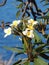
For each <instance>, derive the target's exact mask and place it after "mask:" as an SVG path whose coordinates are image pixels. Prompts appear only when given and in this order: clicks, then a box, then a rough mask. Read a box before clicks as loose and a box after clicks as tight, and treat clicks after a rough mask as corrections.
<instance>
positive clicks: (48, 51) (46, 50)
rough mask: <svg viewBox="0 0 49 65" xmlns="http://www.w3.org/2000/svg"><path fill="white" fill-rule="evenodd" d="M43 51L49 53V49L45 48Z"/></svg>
mask: <svg viewBox="0 0 49 65" xmlns="http://www.w3.org/2000/svg"><path fill="white" fill-rule="evenodd" d="M41 53H49V49H46V48H45V49H44V50H43V51H42V52H41Z"/></svg>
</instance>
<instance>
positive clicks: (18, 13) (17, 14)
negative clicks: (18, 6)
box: [16, 10, 21, 18]
mask: <svg viewBox="0 0 49 65" xmlns="http://www.w3.org/2000/svg"><path fill="white" fill-rule="evenodd" d="M20 13H21V12H20V10H19V11H17V13H16V18H18V17H19V16H20Z"/></svg>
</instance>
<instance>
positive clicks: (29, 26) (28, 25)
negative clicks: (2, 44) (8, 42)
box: [4, 19, 38, 38]
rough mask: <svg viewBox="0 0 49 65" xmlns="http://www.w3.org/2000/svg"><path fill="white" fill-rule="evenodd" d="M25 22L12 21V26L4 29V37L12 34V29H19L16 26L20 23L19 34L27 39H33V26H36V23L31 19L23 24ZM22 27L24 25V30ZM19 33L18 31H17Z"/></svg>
mask: <svg viewBox="0 0 49 65" xmlns="http://www.w3.org/2000/svg"><path fill="white" fill-rule="evenodd" d="M24 21H26V20H14V21H13V22H12V24H10V27H9V28H7V29H4V33H5V35H4V37H7V36H8V35H11V34H12V29H13V28H16V30H17V29H18V28H20V29H21V26H18V25H20V24H21V23H22V26H23V29H21V31H22V32H21V33H22V34H23V35H25V36H27V37H29V38H34V33H33V31H34V25H36V24H38V22H37V21H34V20H33V19H30V20H27V21H26V22H24ZM24 25H25V29H24ZM18 32H19V31H18Z"/></svg>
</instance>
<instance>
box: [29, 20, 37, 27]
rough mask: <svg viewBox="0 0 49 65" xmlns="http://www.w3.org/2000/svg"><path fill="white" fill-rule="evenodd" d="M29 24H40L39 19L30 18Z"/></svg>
mask: <svg viewBox="0 0 49 65" xmlns="http://www.w3.org/2000/svg"><path fill="white" fill-rule="evenodd" d="M28 24H31V25H32V26H34V25H36V24H38V22H37V21H34V20H33V19H30V20H28Z"/></svg>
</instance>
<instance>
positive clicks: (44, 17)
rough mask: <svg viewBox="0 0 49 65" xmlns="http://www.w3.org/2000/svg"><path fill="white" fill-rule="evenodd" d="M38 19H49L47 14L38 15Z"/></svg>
mask: <svg viewBox="0 0 49 65" xmlns="http://www.w3.org/2000/svg"><path fill="white" fill-rule="evenodd" d="M38 19H49V16H42V17H38Z"/></svg>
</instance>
